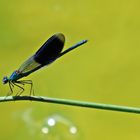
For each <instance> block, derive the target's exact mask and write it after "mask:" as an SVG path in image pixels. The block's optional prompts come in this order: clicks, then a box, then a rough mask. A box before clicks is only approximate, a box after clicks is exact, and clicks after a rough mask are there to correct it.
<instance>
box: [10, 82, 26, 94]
mask: <svg viewBox="0 0 140 140" xmlns="http://www.w3.org/2000/svg"><path fill="white" fill-rule="evenodd" d="M17 83H18V82H17V81H16V83H15V82H14V83H13V84H14V85H15V86H17V87H18V88H20V90H19V91H18V92H17V94H16V96H20V95H21V94H22V92H23V91H24V88H23V87H21V86H19V85H18V84H17ZM22 85H23V84H22Z"/></svg>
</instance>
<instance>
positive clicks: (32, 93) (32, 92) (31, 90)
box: [17, 80, 34, 96]
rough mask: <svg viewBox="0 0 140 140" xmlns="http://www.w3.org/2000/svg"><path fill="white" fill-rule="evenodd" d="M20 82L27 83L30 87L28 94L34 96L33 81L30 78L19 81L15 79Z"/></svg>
mask: <svg viewBox="0 0 140 140" xmlns="http://www.w3.org/2000/svg"><path fill="white" fill-rule="evenodd" d="M17 82H18V83H20V84H29V85H30V86H31V88H30V96H31V95H33V96H34V89H33V82H32V80H21V81H17Z"/></svg>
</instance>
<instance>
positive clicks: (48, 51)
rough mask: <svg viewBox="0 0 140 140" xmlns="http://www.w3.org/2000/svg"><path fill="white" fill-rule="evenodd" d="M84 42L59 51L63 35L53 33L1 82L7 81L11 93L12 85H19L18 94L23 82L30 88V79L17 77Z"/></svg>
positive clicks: (82, 42)
mask: <svg viewBox="0 0 140 140" xmlns="http://www.w3.org/2000/svg"><path fill="white" fill-rule="evenodd" d="M86 42H87V40H82V41H81V42H79V43H77V44H75V45H74V46H72V47H70V48H68V49H67V50H65V51H63V52H61V51H62V49H63V46H64V43H65V37H64V35H63V34H62V33H58V34H55V35H53V36H52V37H51V38H49V39H48V40H47V41H46V42H45V43H44V44H43V45H42V46H41V47H40V49H39V50H38V51H37V52H36V53H35V54H34V55H32V56H31V57H30V58H29V59H27V60H26V61H25V62H24V63H23V64H22V65H21V66H20V67H19V69H18V70H15V71H14V72H13V73H12V74H11V76H10V77H7V76H5V77H4V78H3V84H6V83H9V87H10V90H11V93H13V87H14V86H17V87H19V88H20V89H21V90H22V91H21V92H19V93H18V94H19V95H20V94H21V93H22V92H23V91H24V88H23V87H22V85H23V86H24V85H25V84H30V85H31V90H32V81H31V80H19V79H21V78H23V77H25V76H28V75H29V74H31V73H33V72H34V71H37V70H39V69H40V68H42V67H44V66H47V65H49V64H51V63H52V62H54V61H55V60H56V59H58V58H59V57H61V56H63V55H64V54H66V53H68V52H69V51H71V50H73V49H75V48H77V47H78V46H80V45H82V44H84V43H86ZM11 93H10V94H11ZM30 93H31V91H30Z"/></svg>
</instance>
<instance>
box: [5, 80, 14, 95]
mask: <svg viewBox="0 0 140 140" xmlns="http://www.w3.org/2000/svg"><path fill="white" fill-rule="evenodd" d="M8 84H9V88H10V91H9V92H8V93H7V95H6V97H7V96H10V95H11V94H12V93H13V88H14V85H13V84H12V82H8Z"/></svg>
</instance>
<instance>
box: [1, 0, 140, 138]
mask: <svg viewBox="0 0 140 140" xmlns="http://www.w3.org/2000/svg"><path fill="white" fill-rule="evenodd" d="M139 5H140V1H139V0H113V1H112V0H106V1H104V0H86V1H85V0H70V1H66V0H59V1H56V0H40V1H39V0H24V1H18V0H11V1H9V0H1V1H0V77H1V79H2V78H3V76H5V75H8V76H9V75H10V74H11V73H12V72H13V71H14V70H15V69H17V68H18V67H19V66H20V65H21V64H22V62H24V61H25V60H26V59H27V58H28V57H29V56H30V55H32V54H33V53H34V52H35V51H36V50H37V49H38V48H39V47H40V46H41V45H42V44H43V43H44V42H45V41H46V40H47V39H48V38H49V37H50V36H52V35H53V34H54V33H57V32H62V33H63V34H65V36H66V43H65V49H66V48H68V47H69V46H71V45H73V44H75V43H77V42H78V41H80V40H82V39H88V40H89V42H88V43H87V44H85V45H83V46H82V47H81V48H79V49H77V50H75V51H73V52H71V53H69V54H67V55H65V56H64V57H62V58H61V59H59V60H58V61H56V62H55V63H53V64H52V65H50V66H49V67H48V68H45V69H42V70H40V71H38V72H36V73H34V74H32V75H30V76H28V77H27V78H25V79H32V80H33V82H34V90H35V94H36V95H39V96H49V97H56V98H66V99H75V100H83V101H91V102H100V103H107V104H116V105H126V106H133V107H140V82H139V81H140V64H139V63H140V40H139V36H140V8H139ZM25 88H26V91H25V92H24V95H28V94H29V87H28V86H26V87H25ZM15 90H16V89H15ZM8 91H9V87H8V85H2V83H1V84H0V94H1V96H5V95H6V94H7V92H8ZM0 109H1V113H0V114H1V115H0V133H1V134H0V139H4V140H9V139H13V140H19V139H20V140H24V139H26V140H29V139H31V138H33V139H34V140H45V139H47V140H65V139H67V140H89V139H96V140H103V139H104V140H109V139H113V140H118V139H120V140H123V139H127V140H138V139H139V138H140V132H139V128H140V116H139V115H136V114H129V113H120V112H113V111H103V110H96V109H87V108H79V107H70V106H63V105H56V104H47V103H37V102H31V101H24V102H7V103H0Z"/></svg>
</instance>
